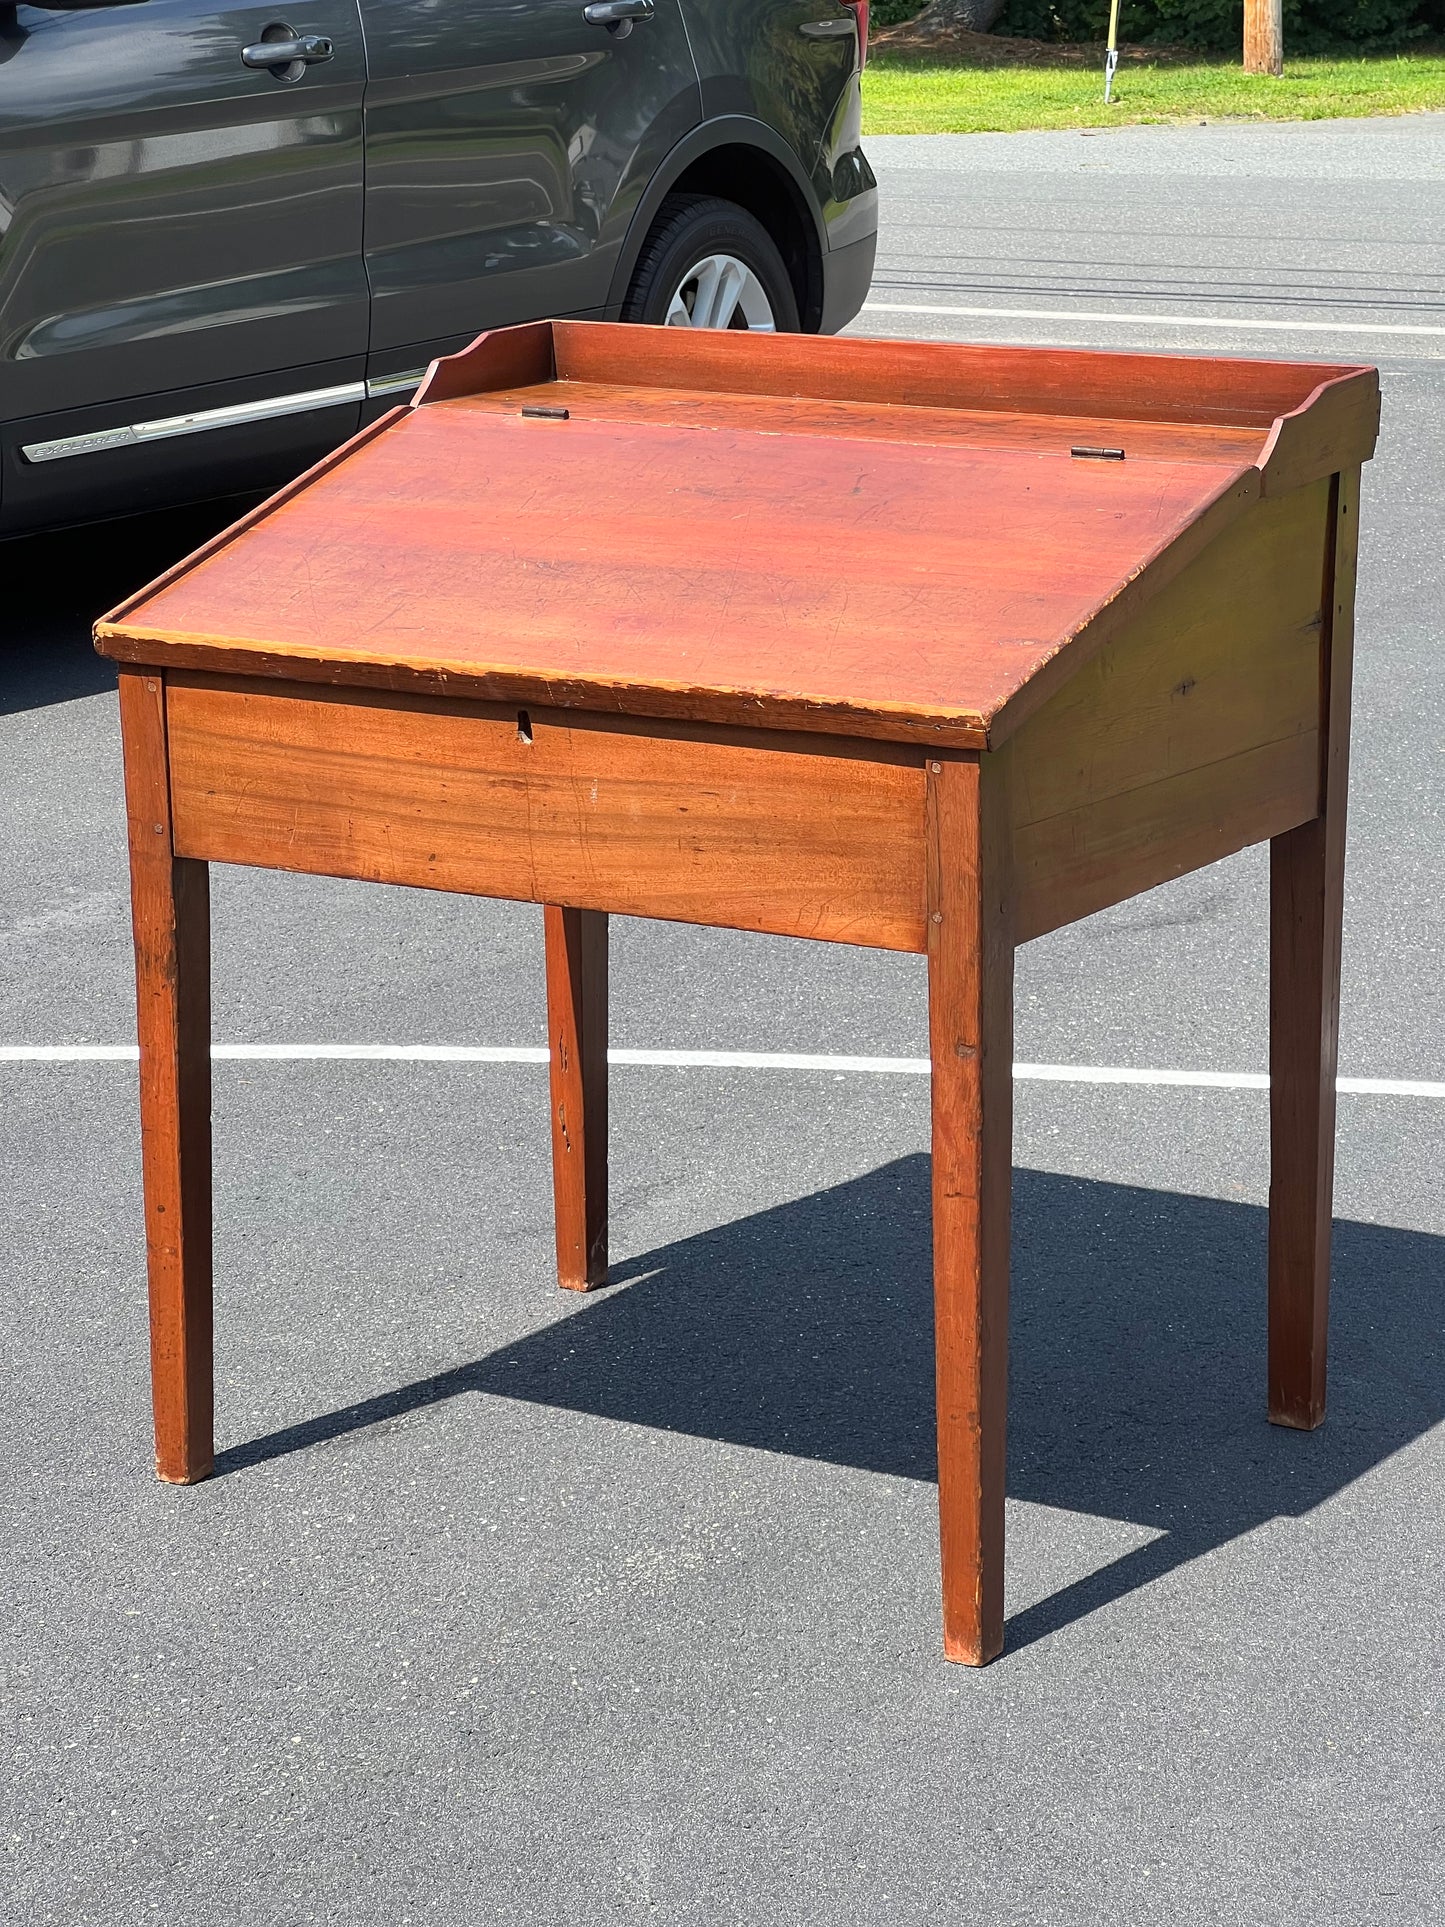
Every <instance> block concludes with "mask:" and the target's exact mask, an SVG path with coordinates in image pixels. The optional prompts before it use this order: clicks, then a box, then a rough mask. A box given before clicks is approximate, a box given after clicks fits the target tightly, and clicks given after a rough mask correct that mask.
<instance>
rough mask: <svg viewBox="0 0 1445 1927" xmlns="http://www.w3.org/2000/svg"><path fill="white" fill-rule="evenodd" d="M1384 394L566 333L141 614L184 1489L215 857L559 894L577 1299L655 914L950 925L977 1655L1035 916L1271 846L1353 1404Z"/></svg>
mask: <svg viewBox="0 0 1445 1927" xmlns="http://www.w3.org/2000/svg"><path fill="white" fill-rule="evenodd" d="M564 411H565V414H564ZM1377 419H1378V384H1377V381H1376V377H1375V375H1374V372H1373V370H1370V369H1364V368H1338V367H1306V366H1295V365H1286V364H1282V363H1263V362H1243V361H1234V362H1230V361H1212V360H1193V359H1179V358H1162V357H1151V356H1142V355H1104V354H1072V353H1069V354H1066V353H1057V352H1054V351H1052V350H1050V351H1044V350H1024V349H1004V348H965V347H951V346H940V345H934V344H917V343H914V344H905V343H898V342H881V341H859V340H846V341H844V340H808V339H802V338H798V337H776V338H770V337H756V336H751V335H746V334H736V335H734V334H724V335H712V334H703V333H699V334H692V333H687V332H683V331H681V330H656V331H653V330H649V331H646V332H644V331H641V330H638V329H633V328H620V327H608V326H602V325H598V324H588V323H563V322H555V323H539V324H537V325H534V326H529V327H524V328H516V329H511V330H507V331H505V332H499V333H494V334H491V335H484V336H483V337H482V338H481V339H480V340H479V341H477V342H476V343H475V344H474V345H473V347H471V348H470V349H468V350H467V351H466V352H465V353H464V354H461V355H458V356H456V357H454V358H452V359H450V360H448V361H443V362H439V363H437V364H436V365H435V367H434V368H433V370H432V372H431V375H430V377H429V379H428V380H427V382H426V384H425V385H424V387H423V388H422V390H421V391H420V393H419V394H418V396H417V398H416V401H415V403H414V404H413V405H412V406H411V407H410V408H404V409H399V410H397V411H395V412H394V413H392V414H391V415H389V416H387V417H386V418H385V419H384V420H383V421H381V422H379V423H378V424H377V425H376V426H375V427H373V428H371V429H369V430H367V431H366V432H365V433H363V434H361V435H359V436H358V437H357V438H356V439H355V440H354V441H353V442H352V443H351V444H350V445H349V446H348V447H346V448H344V449H343V450H341V452H340V453H339V454H337V455H335V456H333V457H332V458H331V459H330V460H329V461H326V462H323V463H322V464H321V465H320V467H318V468H316V469H313V470H312V471H311V473H310V474H309V475H306V476H303V477H302V478H301V480H300V481H298V482H297V483H296V484H295V485H294V486H292V487H291V488H289V489H286V490H285V491H283V492H282V493H281V494H280V495H278V496H277V497H276V498H275V499H274V500H273V501H271V502H269V503H267V504H266V505H265V506H264V507H262V508H260V509H258V510H256V512H255V513H254V514H252V515H250V516H247V517H246V518H245V519H244V520H243V521H242V522H240V523H239V524H238V525H237V526H236V527H235V528H234V529H232V530H230V531H229V532H228V533H227V534H225V535H223V536H221V537H219V538H218V539H217V540H216V541H215V542H213V543H211V544H210V545H209V547H207V548H205V549H203V550H201V551H200V553H199V554H197V555H195V556H193V557H192V558H191V559H190V560H189V561H187V562H185V563H183V564H181V566H180V567H179V568H177V569H175V570H173V571H172V572H171V573H170V574H169V575H168V576H166V577H164V578H163V579H162V580H161V581H160V582H158V583H156V584H155V585H154V586H153V587H152V588H150V589H148V590H146V591H145V592H144V593H142V594H141V595H138V596H136V597H135V598H133V599H132V600H131V601H130V602H128V603H127V604H126V605H125V606H124V607H123V608H121V609H119V610H117V611H116V612H115V614H114V615H112V616H111V617H109V618H108V619H107V620H105V621H103V622H102V623H101V624H100V625H99V627H98V629H97V638H98V644H99V647H100V648H101V649H102V650H103V651H104V652H105V653H106V654H107V655H110V656H113V657H115V658H116V659H117V660H118V661H119V663H120V664H121V672H120V683H121V715H122V725H123V729H124V735H125V764H126V785H127V792H126V793H127V800H128V810H129V819H130V848H131V864H132V879H133V895H134V915H135V943H136V960H137V964H136V967H137V979H138V985H139V1011H140V1041H141V1108H142V1128H143V1134H144V1164H145V1209H146V1226H147V1240H148V1250H149V1265H150V1304H151V1331H152V1365H153V1375H154V1393H155V1423H156V1442H157V1463H158V1467H159V1470H160V1474H161V1477H162V1478H165V1479H171V1480H180V1481H189V1480H195V1479H201V1478H204V1477H205V1476H206V1473H207V1472H208V1471H209V1470H210V1468H211V1462H212V1435H211V1425H212V1419H211V1407H212V1397H211V1196H210V1182H211V1180H210V1162H211V1146H210V1063H209V1048H208V1046H209V1011H208V943H209V936H208V908H207V868H206V866H207V864H208V863H211V862H221V863H242V864H259V865H263V866H267V867H270V868H274V869H280V870H299V871H309V872H316V873H320V874H324V875H328V876H340V877H360V878H370V879H372V880H374V881H376V882H378V883H403V884H423V885H427V886H429V887H430V888H433V889H437V890H457V891H467V892H473V893H475V894H478V895H482V896H493V897H507V898H517V899H522V900H526V901H531V902H535V903H541V904H544V905H546V906H547V907H546V941H547V994H548V1008H549V1016H550V1026H551V1049H552V1067H551V1088H552V1129H553V1146H554V1153H555V1178H556V1208H557V1250H558V1260H559V1266H560V1271H561V1278H562V1283H563V1284H564V1285H568V1286H571V1287H573V1288H576V1289H583V1288H585V1287H587V1286H588V1285H595V1284H599V1283H601V1282H602V1280H603V1279H604V1277H605V1275H606V1268H607V1260H606V1240H607V1231H606V1145H605V1136H604V1130H605V1118H606V1062H607V1059H606V1025H607V936H606V932H607V924H606V917H607V913H608V912H609V911H617V912H621V913H624V914H628V915H634V916H648V917H671V918H678V919H681V920H683V921H686V922H692V923H700V924H720V925H726V926H731V927H733V928H736V929H743V930H765V931H774V932H780V933H782V934H784V935H787V936H796V937H813V938H821V939H824V940H827V941H831V942H836V943H855V944H868V945H874V946H878V947H880V948H883V949H888V950H906V951H922V952H926V953H927V956H928V968H929V1009H930V1036H931V1050H932V1058H933V1100H932V1101H933V1211H934V1272H935V1289H936V1302H937V1367H938V1460H939V1503H940V1510H941V1515H942V1548H943V1602H944V1606H943V1618H944V1644H945V1650H946V1651H947V1653H948V1654H949V1656H950V1657H952V1658H954V1659H960V1660H967V1661H971V1662H974V1663H981V1662H983V1661H985V1660H987V1659H989V1658H991V1657H992V1656H993V1655H994V1654H995V1653H997V1652H998V1651H999V1649H1000V1646H1001V1645H1002V1642H1003V1522H1004V1430H1005V1405H1006V1386H1007V1331H1008V1262H1009V1180H1010V1129H1011V1109H1010V1105H1011V1057H1012V1041H1013V1026H1012V983H1013V954H1014V948H1015V946H1016V945H1017V944H1019V943H1022V942H1025V941H1026V940H1027V939H1028V938H1030V937H1036V936H1038V935H1040V934H1041V933H1042V932H1044V931H1047V930H1052V929H1055V928H1056V927H1057V926H1059V925H1061V924H1065V923H1068V922H1070V921H1071V920H1073V919H1074V918H1077V917H1083V916H1087V915H1088V914H1089V913H1090V912H1091V911H1095V910H1100V909H1102V908H1104V907H1105V906H1106V905H1108V904H1112V903H1117V902H1119V901H1120V899H1121V898H1124V897H1128V896H1132V895H1133V894H1134V893H1136V892H1137V891H1140V890H1147V889H1149V888H1150V887H1151V886H1152V885H1154V884H1157V883H1161V882H1163V881H1164V880H1165V879H1166V878H1169V877H1176V876H1179V875H1180V874H1181V873H1183V872H1184V871H1186V870H1192V869H1195V868H1197V867H1198V866H1199V865H1201V864H1205V863H1210V862H1213V861H1214V860H1215V859H1216V858H1217V857H1222V856H1225V855H1228V854H1229V853H1230V852H1231V851H1234V850H1238V849H1241V848H1242V847H1243V846H1244V845H1246V844H1250V843H1256V842H1260V841H1262V840H1264V839H1266V838H1267V839H1269V841H1270V843H1271V943H1272V953H1273V965H1272V977H1273V982H1272V996H1271V1022H1272V1042H1271V1076H1272V1095H1271V1104H1272V1138H1271V1144H1272V1156H1273V1176H1272V1181H1271V1190H1270V1241H1269V1373H1268V1378H1269V1412H1270V1416H1271V1418H1273V1419H1274V1420H1275V1421H1276V1422H1278V1423H1280V1424H1283V1425H1293V1426H1300V1427H1310V1426H1314V1425H1316V1424H1318V1423H1319V1420H1320V1418H1321V1416H1322V1415H1323V1412H1324V1398H1325V1328H1326V1307H1327V1294H1328V1280H1329V1230H1330V1206H1331V1188H1332V1179H1333V1139H1334V1101H1335V1098H1334V1093H1335V1035H1336V1026H1337V1004H1338V985H1339V947H1340V918H1341V892H1342V869H1343V855H1344V825H1345V789H1346V765H1347V752H1348V739H1349V712H1350V645H1351V619H1352V608H1353V600H1354V579H1355V553H1356V534H1355V520H1356V512H1357V505H1358V500H1359V469H1360V464H1361V462H1362V461H1364V460H1366V459H1367V458H1368V457H1369V455H1370V453H1371V452H1372V449H1373V446H1374V441H1375V432H1376V424H1377Z"/></svg>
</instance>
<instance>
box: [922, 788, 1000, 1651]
mask: <svg viewBox="0 0 1445 1927" xmlns="http://www.w3.org/2000/svg"><path fill="white" fill-rule="evenodd" d="M1007 835H1008V826H1007V820H1006V814H1005V799H1004V796H1003V765H1002V764H1001V763H1000V762H998V761H996V760H995V759H992V758H988V757H985V758H983V759H982V760H979V759H974V760H971V761H956V762H944V763H930V765H929V775H928V841H929V850H928V877H929V926H928V943H929V949H928V1001H929V1039H930V1048H931V1053H932V1058H933V1276H934V1318H935V1334H936V1337H935V1343H936V1359H937V1377H938V1502H939V1519H940V1527H941V1539H942V1551H943V1647H944V1652H945V1653H946V1655H947V1656H948V1658H949V1659H956V1660H962V1661H963V1662H965V1663H966V1664H968V1665H971V1666H982V1665H985V1664H986V1663H987V1662H988V1661H989V1660H990V1659H992V1658H993V1657H994V1656H995V1654H996V1653H998V1652H999V1651H1000V1650H1001V1649H1002V1647H1003V1541H1004V1469H1005V1468H1004V1458H1005V1441H1006V1432H1007V1408H1008V1297H1009V1283H1008V1280H1009V1200H1010V1191H1011V1185H1012V1175H1013V1172H1012V1159H1013V941H1012V935H1011V931H1010V928H1009V920H1008V901H1007V894H1008V892H1007Z"/></svg>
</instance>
